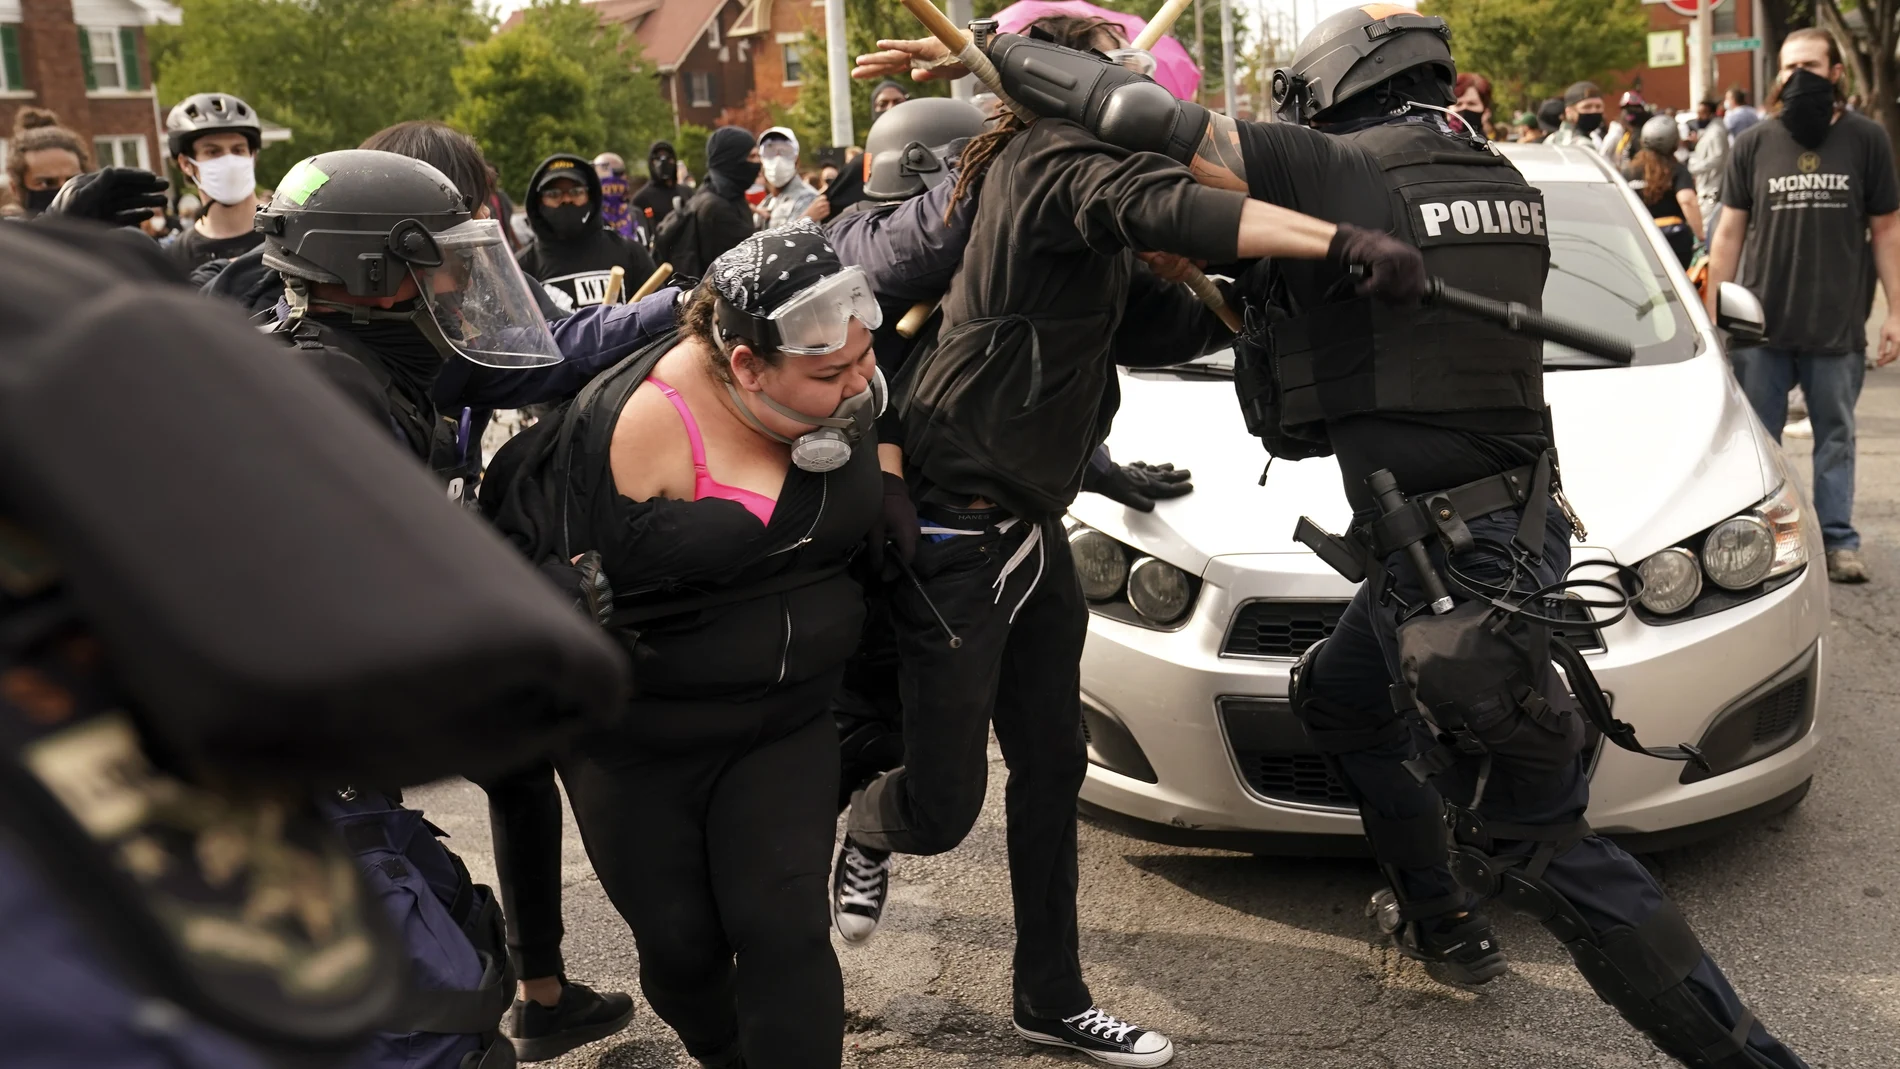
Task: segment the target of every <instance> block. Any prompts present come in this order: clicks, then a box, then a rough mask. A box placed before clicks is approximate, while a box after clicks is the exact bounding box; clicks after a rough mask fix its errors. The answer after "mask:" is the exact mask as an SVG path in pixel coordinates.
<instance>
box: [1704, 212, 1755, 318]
mask: <svg viewBox="0 0 1900 1069" xmlns="http://www.w3.org/2000/svg"><path fill="white" fill-rule="evenodd" d="M1747 232H1748V213H1747V212H1745V211H1743V210H1741V209H1740V208H1724V209H1722V215H1721V218H1720V219H1719V220H1718V221H1717V222H1716V224H1715V236H1714V237H1713V238H1710V239H1709V281H1708V289H1707V291H1706V292H1705V293H1704V294H1703V295H1702V296H1703V300H1704V301H1706V302H1707V304H1708V306H1709V314H1710V315H1714V314H1715V310H1716V296H1717V294H1718V293H1720V292H1721V289H1722V283H1724V282H1733V281H1734V280H1735V265H1736V263H1737V262H1738V261H1740V260H1741V258H1742V237H1743V236H1744V235H1745V234H1746V233H1747Z"/></svg>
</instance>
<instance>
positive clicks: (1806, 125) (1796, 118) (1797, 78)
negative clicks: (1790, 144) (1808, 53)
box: [1777, 69, 1834, 149]
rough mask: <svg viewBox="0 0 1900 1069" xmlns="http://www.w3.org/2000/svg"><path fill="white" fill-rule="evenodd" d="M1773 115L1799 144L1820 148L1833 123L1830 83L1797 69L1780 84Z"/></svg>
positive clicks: (1832, 93) (1832, 90)
mask: <svg viewBox="0 0 1900 1069" xmlns="http://www.w3.org/2000/svg"><path fill="white" fill-rule="evenodd" d="M1777 118H1779V119H1780V120H1781V125H1783V126H1785V127H1787V128H1788V133H1790V134H1792V135H1794V139H1795V140H1796V141H1799V142H1800V143H1801V144H1802V145H1803V146H1805V147H1807V148H1811V149H1813V148H1820V147H1821V142H1823V141H1825V140H1827V132H1828V128H1829V127H1831V126H1832V125H1833V124H1834V83H1833V82H1830V81H1828V80H1827V79H1826V78H1823V77H1821V76H1820V75H1818V74H1816V73H1814V72H1813V71H1811V70H1806V69H1797V70H1796V71H1795V72H1794V73H1793V74H1790V75H1789V76H1788V80H1787V81H1785V82H1783V83H1782V84H1781V114H1780V115H1779V116H1777Z"/></svg>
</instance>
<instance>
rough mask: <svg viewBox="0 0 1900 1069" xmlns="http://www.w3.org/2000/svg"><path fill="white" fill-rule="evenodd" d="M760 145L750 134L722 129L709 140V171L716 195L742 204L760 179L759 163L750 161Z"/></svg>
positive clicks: (707, 140)
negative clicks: (754, 149) (746, 193)
mask: <svg viewBox="0 0 1900 1069" xmlns="http://www.w3.org/2000/svg"><path fill="white" fill-rule="evenodd" d="M757 145H758V142H757V141H756V140H754V139H753V137H752V134H751V133H750V132H749V131H746V130H742V129H740V128H739V127H737V126H721V127H720V128H719V129H717V130H714V131H713V132H712V136H711V137H709V138H707V139H706V171H707V173H708V175H709V178H708V181H710V182H711V183H712V188H713V192H715V193H717V194H719V195H720V196H722V197H724V198H726V199H727V200H741V199H743V198H744V197H745V191H746V190H748V189H751V188H752V183H753V181H754V180H756V179H757V178H758V177H759V165H758V162H757V161H753V160H747V159H746V157H747V156H749V155H751V154H752V150H753V148H754V147H756V146H757Z"/></svg>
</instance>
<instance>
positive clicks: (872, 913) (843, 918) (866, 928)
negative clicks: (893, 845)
mask: <svg viewBox="0 0 1900 1069" xmlns="http://www.w3.org/2000/svg"><path fill="white" fill-rule="evenodd" d="M890 894H891V855H890V854H889V853H888V852H886V851H883V850H871V849H867V848H865V847H862V846H859V845H858V844H856V843H854V842H852V841H851V837H850V836H848V835H847V836H845V840H844V846H843V847H842V848H840V849H839V850H838V863H837V864H836V865H835V866H833V868H832V870H831V923H832V925H833V926H834V927H836V928H837V929H838V935H839V936H840V937H842V938H843V939H844V941H845V942H847V943H862V942H864V941H865V940H866V939H869V938H871V933H873V932H875V931H877V925H878V922H879V921H881V920H883V919H884V903H885V902H887V901H889V900H890Z"/></svg>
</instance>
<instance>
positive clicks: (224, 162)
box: [192, 156, 257, 204]
mask: <svg viewBox="0 0 1900 1069" xmlns="http://www.w3.org/2000/svg"><path fill="white" fill-rule="evenodd" d="M192 163H193V164H194V165H195V166H196V169H197V171H198V174H197V177H196V179H195V182H196V185H197V186H198V192H200V193H203V194H204V195H205V196H207V197H210V198H211V199H212V200H215V201H217V202H218V203H219V204H241V203H243V202H244V200H245V199H246V198H247V197H250V196H252V195H253V194H255V193H256V192H257V161H256V160H255V159H252V158H251V157H249V156H217V157H214V158H212V159H208V160H198V159H194V160H193V161H192Z"/></svg>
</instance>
